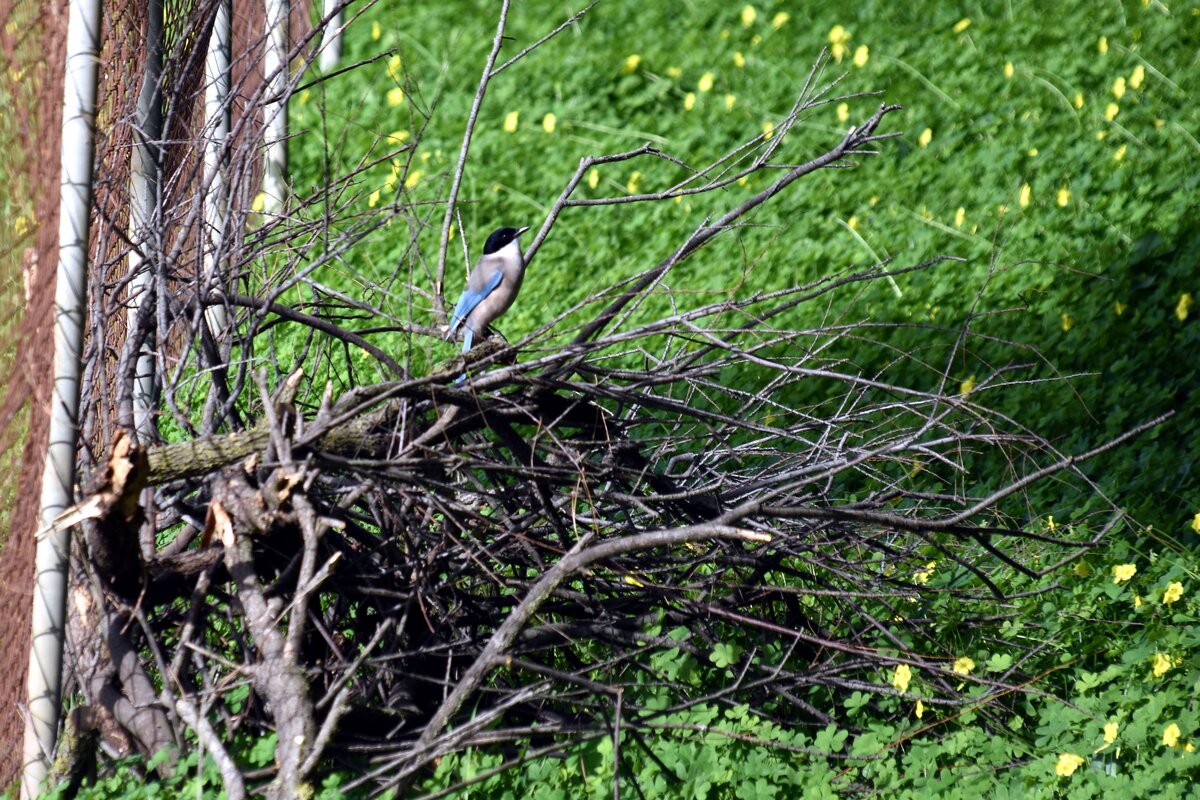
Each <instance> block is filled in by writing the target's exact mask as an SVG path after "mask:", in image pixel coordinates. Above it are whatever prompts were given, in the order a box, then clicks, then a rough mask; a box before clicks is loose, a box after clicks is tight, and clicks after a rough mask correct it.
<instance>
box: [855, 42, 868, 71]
mask: <svg viewBox="0 0 1200 800" xmlns="http://www.w3.org/2000/svg"><path fill="white" fill-rule="evenodd" d="M870 57H871V51H870V48H868V47H867V46H866V45H865V44H860V45H859V46H858V47H857V48H856V49H855V51H854V66H856V67H859V68H861V67H865V66H866V65H867V59H868V58H870Z"/></svg>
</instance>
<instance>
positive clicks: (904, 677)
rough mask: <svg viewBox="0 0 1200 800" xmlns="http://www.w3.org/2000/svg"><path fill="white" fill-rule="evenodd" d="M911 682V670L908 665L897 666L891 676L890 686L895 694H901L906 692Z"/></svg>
mask: <svg viewBox="0 0 1200 800" xmlns="http://www.w3.org/2000/svg"><path fill="white" fill-rule="evenodd" d="M911 681H912V669H910V668H909V666H908V664H897V665H896V672H895V673H894V674H893V675H892V686H894V687H895V688H896V691H897V692H900V693H901V694H903V693H904V692H907V691H908V684H909V683H910V682H911Z"/></svg>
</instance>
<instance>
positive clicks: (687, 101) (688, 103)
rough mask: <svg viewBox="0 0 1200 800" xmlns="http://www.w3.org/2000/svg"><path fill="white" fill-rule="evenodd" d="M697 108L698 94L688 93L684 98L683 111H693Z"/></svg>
mask: <svg viewBox="0 0 1200 800" xmlns="http://www.w3.org/2000/svg"><path fill="white" fill-rule="evenodd" d="M695 107H696V93H695V92H688V93H687V94H685V95H684V96H683V110H684V111H691V110H692V109H693V108H695Z"/></svg>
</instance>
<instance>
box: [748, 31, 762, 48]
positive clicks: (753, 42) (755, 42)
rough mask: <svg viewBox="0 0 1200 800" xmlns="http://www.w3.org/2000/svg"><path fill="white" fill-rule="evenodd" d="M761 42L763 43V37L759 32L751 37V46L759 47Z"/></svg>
mask: <svg viewBox="0 0 1200 800" xmlns="http://www.w3.org/2000/svg"><path fill="white" fill-rule="evenodd" d="M760 44H762V37H761V36H759V35H758V34H757V33H756V34H754V35H753V36H751V37H750V46H751V47H758V46H759V45H760Z"/></svg>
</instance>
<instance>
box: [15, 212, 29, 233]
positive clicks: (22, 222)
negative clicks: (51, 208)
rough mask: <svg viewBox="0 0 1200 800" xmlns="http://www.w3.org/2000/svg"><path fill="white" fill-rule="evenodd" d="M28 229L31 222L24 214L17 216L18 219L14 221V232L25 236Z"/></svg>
mask: <svg viewBox="0 0 1200 800" xmlns="http://www.w3.org/2000/svg"><path fill="white" fill-rule="evenodd" d="M28 230H29V223H28V222H27V221H26V219H25V217H24V216H20V217H17V218H16V220H14V221H13V232H14V233H15V234H16V235H17V236H24V235H25V233H26V232H27V231H28Z"/></svg>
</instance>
